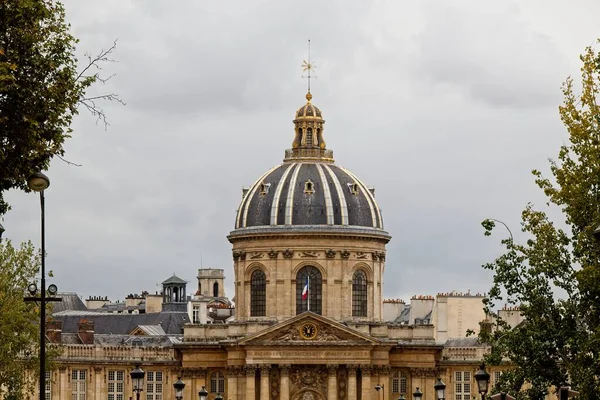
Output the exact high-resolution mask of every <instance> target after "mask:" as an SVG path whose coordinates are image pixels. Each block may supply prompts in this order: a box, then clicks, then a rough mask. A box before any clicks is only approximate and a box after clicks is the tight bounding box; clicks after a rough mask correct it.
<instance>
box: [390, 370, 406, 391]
mask: <svg viewBox="0 0 600 400" xmlns="http://www.w3.org/2000/svg"><path fill="white" fill-rule="evenodd" d="M407 381H408V379H407V375H406V373H405V372H403V371H399V372H396V373H395V374H394V375H393V377H392V393H398V394H406V393H407Z"/></svg>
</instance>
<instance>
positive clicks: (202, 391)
mask: <svg viewBox="0 0 600 400" xmlns="http://www.w3.org/2000/svg"><path fill="white" fill-rule="evenodd" d="M198 397H199V398H200V400H206V398H207V397H208V392H207V391H206V389H205V388H204V386H202V389H200V391H199V392H198Z"/></svg>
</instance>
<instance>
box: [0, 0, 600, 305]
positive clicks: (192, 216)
mask: <svg viewBox="0 0 600 400" xmlns="http://www.w3.org/2000/svg"><path fill="white" fill-rule="evenodd" d="M64 4H65V7H66V10H67V19H68V21H69V22H70V24H71V26H72V31H73V34H74V35H75V36H76V37H77V38H79V40H80V42H79V44H78V50H77V51H78V55H79V56H80V59H83V54H84V53H86V52H87V53H92V54H95V53H98V52H99V51H100V50H101V49H103V48H104V49H105V48H108V47H110V45H111V44H112V43H113V41H114V40H116V39H118V42H117V48H116V50H115V51H114V53H113V55H112V56H113V58H114V59H115V60H117V61H118V62H115V63H109V64H106V65H104V66H103V70H102V71H101V73H102V74H104V76H109V75H112V74H115V75H114V77H113V78H112V79H110V80H109V81H108V82H107V83H106V84H104V85H97V86H96V87H95V88H94V89H93V90H92V91H91V92H90V94H92V95H94V94H104V93H116V94H118V95H119V96H120V98H121V99H123V101H124V102H125V103H126V106H122V105H120V104H118V103H116V102H112V103H105V104H103V105H102V106H103V108H104V110H105V111H106V113H107V114H108V119H109V122H110V126H108V128H107V129H105V127H104V126H103V125H102V124H97V123H96V120H95V119H94V117H92V116H91V115H89V114H88V113H87V112H85V110H81V113H80V115H79V116H78V117H77V118H76V119H75V121H74V124H73V129H74V132H73V137H72V139H70V140H69V141H68V142H67V143H66V145H65V149H66V159H68V160H69V161H71V162H73V163H77V164H81V165H82V166H81V167H75V166H71V165H68V164H66V163H64V162H62V161H60V160H58V159H56V160H54V161H53V162H52V164H51V167H50V169H49V170H48V172H47V175H48V176H49V177H50V180H51V186H50V187H49V188H48V189H47V190H46V250H47V254H48V256H47V267H46V268H47V269H48V270H53V272H54V277H53V278H51V281H52V282H53V283H56V284H57V285H58V287H59V290H60V291H65V292H77V293H78V294H80V295H81V296H82V297H83V298H87V297H88V296H90V295H92V296H108V297H109V298H110V299H112V300H117V299H122V298H123V297H124V296H126V295H127V294H130V293H140V292H141V291H142V290H147V291H149V292H155V291H157V290H159V289H160V286H159V284H160V282H162V281H163V280H165V279H166V278H168V277H169V276H171V275H172V274H173V273H175V274H176V275H178V276H179V277H181V278H183V279H186V280H188V281H189V282H190V283H189V286H188V292H190V291H191V290H190V289H193V288H195V287H196V286H197V283H196V278H195V277H196V274H197V269H198V268H200V267H201V266H202V267H205V268H207V267H212V268H223V269H225V274H226V292H227V295H229V296H230V297H233V295H234V293H233V284H232V282H233V269H232V257H231V245H230V243H229V242H228V241H227V239H226V236H227V234H228V233H229V232H230V231H231V230H232V229H233V225H234V218H235V212H236V209H237V207H238V205H239V202H240V199H241V191H242V188H243V187H248V186H249V185H251V184H252V183H253V182H254V181H255V180H256V179H257V178H258V177H259V176H260V175H262V174H263V173H264V172H265V171H266V170H268V169H269V168H270V167H272V166H274V165H277V164H279V163H280V162H281V161H282V159H283V155H284V150H285V149H286V148H289V147H290V146H291V142H292V139H293V136H294V132H293V123H292V120H293V117H294V112H295V110H296V109H297V108H298V107H300V106H301V105H303V104H304V102H305V100H304V95H305V93H306V80H304V79H302V70H301V64H302V61H303V60H304V59H306V58H307V40H308V39H309V38H310V39H311V43H312V50H311V52H312V59H313V61H314V63H315V64H316V75H317V78H316V79H315V80H313V82H312V90H311V91H312V93H313V96H314V97H313V103H314V104H315V105H317V106H318V107H319V108H320V109H321V110H322V112H323V116H324V118H325V120H326V121H327V122H326V124H325V130H324V135H325V138H326V140H327V145H328V148H330V149H333V150H334V154H335V158H336V162H337V163H338V164H339V165H342V166H344V167H346V168H349V169H350V170H351V171H353V172H354V173H355V174H356V175H357V176H359V177H360V178H361V180H362V181H363V182H365V183H366V184H367V185H368V186H374V187H375V188H376V198H377V201H378V203H379V206H380V207H381V209H382V213H383V218H384V224H385V229H386V230H387V231H388V232H389V233H390V234H391V236H392V240H391V241H390V243H389V244H388V246H387V259H386V270H385V275H384V279H385V282H384V295H385V297H386V298H403V299H405V300H408V299H409V298H410V297H411V296H412V295H419V294H428V295H435V294H437V293H438V292H449V291H452V290H456V291H458V292H467V291H471V293H483V292H486V291H487V290H488V289H489V287H490V286H491V279H492V275H491V273H490V272H489V271H485V270H484V269H482V268H481V265H482V264H484V263H486V262H490V261H492V260H493V259H494V257H496V256H497V255H499V254H500V253H501V250H502V249H501V247H500V245H499V240H500V239H501V238H502V237H503V236H505V232H502V231H501V230H498V232H497V233H496V234H495V235H494V236H492V237H491V238H489V237H484V235H483V228H482V227H481V225H480V222H481V221H482V220H483V219H485V218H496V219H499V220H502V221H504V222H505V223H506V224H507V225H508V226H510V227H511V229H512V230H513V232H516V231H518V230H519V221H520V212H521V211H522V210H523V208H524V207H525V205H526V204H527V202H530V201H531V202H533V203H534V204H536V205H538V206H539V207H538V208H541V209H544V198H543V196H542V193H541V191H540V190H539V189H537V187H536V186H535V184H534V181H533V177H532V176H531V174H530V171H531V170H532V169H534V168H537V169H541V170H542V171H543V172H545V173H546V174H547V173H548V172H549V168H548V161H547V160H548V158H555V157H556V155H557V154H558V148H559V146H560V145H561V144H563V143H564V142H565V141H566V140H568V136H567V133H566V130H565V129H564V127H563V126H562V124H561V121H560V119H559V115H558V106H559V105H560V103H561V101H562V93H561V90H560V87H561V83H562V82H563V81H564V80H565V78H566V77H567V76H569V75H572V76H574V77H575V78H577V77H578V73H579V68H580V62H579V54H581V53H582V52H583V51H584V49H585V47H586V46H589V45H593V44H594V43H595V39H596V38H598V37H600V31H598V28H597V26H598V25H597V18H596V16H597V15H599V14H600V2H597V1H594V0H578V1H572V2H564V1H560V0H505V1H502V2H492V1H482V0H453V1H447V0H423V1H413V2H398V1H391V0H390V1H379V0H373V1H360V0H318V1H317V0H305V1H302V2H291V1H286V0H279V1H276V0H254V1H248V0H229V1H213V2H208V1H197V0H178V1H177V2H173V1H166V0H152V1H150V0H102V1H91V0H85V1H81V0H65V1H64ZM7 200H8V201H9V203H10V204H11V205H12V210H11V211H10V212H9V213H8V214H7V215H6V216H5V217H4V220H3V221H2V224H3V226H4V227H5V228H6V230H7V231H6V232H5V234H4V237H6V238H9V239H11V240H12V241H14V242H21V241H24V240H29V239H31V240H32V241H33V242H34V243H35V244H36V245H39V242H40V241H39V234H40V226H39V218H40V213H39V199H38V197H37V196H36V195H35V194H33V193H30V194H25V193H21V192H16V191H14V192H11V193H9V194H8V196H7Z"/></svg>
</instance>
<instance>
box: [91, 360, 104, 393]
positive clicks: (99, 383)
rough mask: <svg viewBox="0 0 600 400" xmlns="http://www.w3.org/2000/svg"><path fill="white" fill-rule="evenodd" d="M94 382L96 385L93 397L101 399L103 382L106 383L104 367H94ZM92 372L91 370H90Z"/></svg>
mask: <svg viewBox="0 0 600 400" xmlns="http://www.w3.org/2000/svg"><path fill="white" fill-rule="evenodd" d="M93 371H94V372H95V373H94V381H95V382H94V384H95V386H96V388H95V390H94V395H93V397H92V399H101V398H102V383H104V379H102V378H103V377H102V368H100V367H94V369H93ZM90 372H91V370H90Z"/></svg>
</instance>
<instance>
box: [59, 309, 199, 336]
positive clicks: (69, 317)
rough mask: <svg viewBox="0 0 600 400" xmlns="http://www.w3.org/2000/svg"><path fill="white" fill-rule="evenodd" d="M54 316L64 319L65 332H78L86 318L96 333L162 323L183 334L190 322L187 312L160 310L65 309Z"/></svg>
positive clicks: (168, 330) (166, 329) (125, 331)
mask: <svg viewBox="0 0 600 400" xmlns="http://www.w3.org/2000/svg"><path fill="white" fill-rule="evenodd" d="M52 317H53V318H54V319H56V320H59V321H62V323H63V327H62V330H63V332H65V333H77V332H78V330H79V328H78V326H77V324H78V323H79V321H80V320H82V319H85V320H87V321H92V322H93V323H94V332H95V333H96V334H113V335H117V334H122V335H125V334H129V333H130V332H132V331H133V330H134V329H135V328H137V327H138V326H140V325H160V326H161V327H162V329H163V331H164V332H165V333H166V334H168V335H171V334H182V333H183V326H184V325H185V324H188V323H190V318H189V316H188V314H187V313H186V312H160V313H151V314H107V313H94V312H91V311H87V312H82V311H65V312H61V313H56V314H53V315H52Z"/></svg>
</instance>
